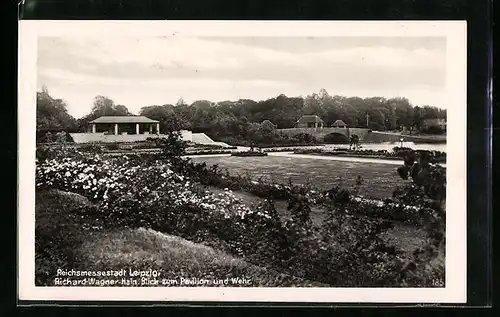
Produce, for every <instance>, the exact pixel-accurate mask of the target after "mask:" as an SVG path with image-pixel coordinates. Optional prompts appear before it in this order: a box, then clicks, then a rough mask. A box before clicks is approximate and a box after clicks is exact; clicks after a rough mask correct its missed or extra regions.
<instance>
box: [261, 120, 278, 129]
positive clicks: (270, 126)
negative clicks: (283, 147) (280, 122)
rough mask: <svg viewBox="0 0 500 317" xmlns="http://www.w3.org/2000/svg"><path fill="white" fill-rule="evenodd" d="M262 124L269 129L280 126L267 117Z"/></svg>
mask: <svg viewBox="0 0 500 317" xmlns="http://www.w3.org/2000/svg"><path fill="white" fill-rule="evenodd" d="M260 125H261V126H262V127H264V128H267V129H269V130H273V129H276V128H277V127H278V126H277V125H276V124H274V123H272V122H271V121H269V120H267V119H266V120H264V121H262V123H261V124H260Z"/></svg>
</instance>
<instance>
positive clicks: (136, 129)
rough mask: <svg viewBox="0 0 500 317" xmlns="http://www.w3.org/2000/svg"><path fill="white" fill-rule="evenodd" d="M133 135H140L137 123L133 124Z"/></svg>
mask: <svg viewBox="0 0 500 317" xmlns="http://www.w3.org/2000/svg"><path fill="white" fill-rule="evenodd" d="M135 134H140V133H139V123H136V124H135Z"/></svg>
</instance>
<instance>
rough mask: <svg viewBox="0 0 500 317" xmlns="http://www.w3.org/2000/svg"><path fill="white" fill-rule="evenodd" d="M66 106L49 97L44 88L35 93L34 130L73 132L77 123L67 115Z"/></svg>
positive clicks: (63, 102)
mask: <svg viewBox="0 0 500 317" xmlns="http://www.w3.org/2000/svg"><path fill="white" fill-rule="evenodd" d="M67 108H68V107H67V104H66V102H65V101H64V100H62V99H54V98H53V97H51V96H50V94H49V92H48V90H47V88H46V87H43V88H42V91H41V92H38V93H37V100H36V130H37V132H45V131H61V130H65V131H74V130H76V128H77V122H76V120H75V118H73V116H71V115H70V114H69V113H68V110H67Z"/></svg>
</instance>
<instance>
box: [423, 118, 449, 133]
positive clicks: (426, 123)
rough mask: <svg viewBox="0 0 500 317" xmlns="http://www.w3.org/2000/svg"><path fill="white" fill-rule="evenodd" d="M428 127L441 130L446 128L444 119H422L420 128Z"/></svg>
mask: <svg viewBox="0 0 500 317" xmlns="http://www.w3.org/2000/svg"><path fill="white" fill-rule="evenodd" d="M430 127H438V128H440V129H441V130H446V119H437V118H436V119H424V120H423V121H422V127H421V128H422V129H429V128H430Z"/></svg>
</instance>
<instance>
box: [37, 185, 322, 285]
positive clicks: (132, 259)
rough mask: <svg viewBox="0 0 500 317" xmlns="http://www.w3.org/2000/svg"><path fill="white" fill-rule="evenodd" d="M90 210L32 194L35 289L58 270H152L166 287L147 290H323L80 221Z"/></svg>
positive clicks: (157, 237)
mask: <svg viewBox="0 0 500 317" xmlns="http://www.w3.org/2000/svg"><path fill="white" fill-rule="evenodd" d="M90 205H91V204H90V202H89V201H88V200H87V199H86V198H84V197H82V196H80V195H77V194H73V193H68V192H62V191H58V190H51V191H45V192H37V193H36V214H35V216H36V231H35V245H36V248H35V250H36V251H35V252H36V254H35V258H36V272H35V275H36V285H53V284H52V283H53V280H54V279H53V277H54V276H55V274H56V271H57V269H68V270H70V269H81V270H91V271H99V270H117V271H118V270H121V269H126V270H129V269H132V270H145V271H146V270H150V269H151V270H158V271H159V272H161V274H162V277H164V278H166V279H167V280H168V281H169V283H168V284H167V285H147V286H194V285H182V284H181V280H180V278H181V277H183V278H184V279H193V278H203V279H206V280H209V281H213V280H219V279H226V278H229V279H231V278H240V279H243V278H246V279H247V280H249V281H250V282H248V283H244V284H234V285H229V286H233V287H234V286H252V287H256V286H264V287H265V286H276V285H281V286H283V287H287V286H288V287H290V286H303V287H304V286H317V287H320V286H326V285H323V284H321V283H317V282H311V281H307V280H304V279H301V278H297V277H294V276H290V275H286V274H282V273H279V272H277V271H274V270H272V269H269V268H265V267H259V266H256V265H252V264H249V263H247V262H245V261H244V260H242V259H240V258H238V257H235V256H232V255H230V254H227V253H224V252H222V251H219V250H216V249H214V248H212V247H210V246H207V245H203V244H197V243H193V242H191V241H187V240H185V239H182V238H180V237H177V236H172V235H167V234H163V233H160V232H156V231H154V230H151V229H144V228H114V229H111V230H110V229H104V228H102V226H101V224H100V223H99V221H97V220H95V219H88V218H85V219H84V218H83V217H81V216H80V214H79V210H80V208H82V207H86V206H90ZM174 281H177V284H176V283H175V282H174ZM122 286H135V285H122ZM139 286H141V285H139ZM142 286H144V285H142ZM203 286H212V287H213V286H217V285H214V284H211V285H208V284H206V285H203Z"/></svg>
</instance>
